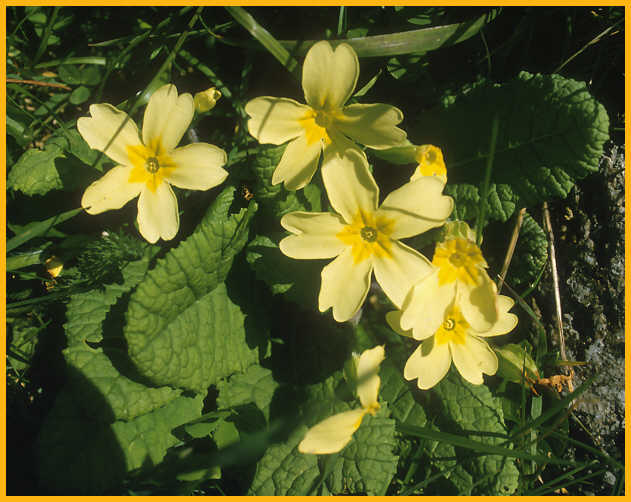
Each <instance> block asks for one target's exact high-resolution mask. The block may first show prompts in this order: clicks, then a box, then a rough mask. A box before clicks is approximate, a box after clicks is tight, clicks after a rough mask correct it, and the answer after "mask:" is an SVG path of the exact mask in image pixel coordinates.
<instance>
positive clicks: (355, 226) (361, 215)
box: [336, 211, 394, 264]
mask: <svg viewBox="0 0 631 502" xmlns="http://www.w3.org/2000/svg"><path fill="white" fill-rule="evenodd" d="M393 230H394V220H390V219H388V218H384V217H383V216H377V215H376V214H374V213H367V212H364V211H359V212H358V213H357V215H356V216H355V217H354V218H353V221H352V222H351V223H350V225H346V226H345V227H344V229H343V230H342V231H341V232H340V233H338V234H337V235H336V237H337V238H338V239H340V240H341V241H342V242H343V243H344V244H346V245H348V246H351V247H352V253H353V262H354V263H355V264H357V263H361V262H362V261H364V260H366V259H368V258H370V257H371V256H373V255H374V256H377V257H378V258H382V257H385V256H390V255H391V253H390V249H391V248H392V241H391V240H390V234H391V233H392V231H393Z"/></svg>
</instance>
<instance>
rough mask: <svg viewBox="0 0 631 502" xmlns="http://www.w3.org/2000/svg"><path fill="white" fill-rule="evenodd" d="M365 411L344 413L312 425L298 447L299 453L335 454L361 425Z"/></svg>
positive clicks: (360, 409)
mask: <svg viewBox="0 0 631 502" xmlns="http://www.w3.org/2000/svg"><path fill="white" fill-rule="evenodd" d="M365 414H366V410H364V409H362V408H359V409H357V410H351V411H345V412H343V413H338V414H337V415H333V416H332V417H329V418H327V419H325V420H323V421H322V422H320V423H318V424H316V425H314V426H313V427H311V429H309V430H308V431H307V434H305V437H304V439H303V440H302V441H301V442H300V444H299V445H298V451H299V452H300V453H313V454H327V453H336V452H338V451H340V450H341V449H342V448H344V447H345V446H346V445H347V444H348V442H349V441H350V440H351V438H352V437H353V434H354V433H355V431H356V430H357V429H358V428H359V426H360V425H361V423H362V419H363V418H364V415H365Z"/></svg>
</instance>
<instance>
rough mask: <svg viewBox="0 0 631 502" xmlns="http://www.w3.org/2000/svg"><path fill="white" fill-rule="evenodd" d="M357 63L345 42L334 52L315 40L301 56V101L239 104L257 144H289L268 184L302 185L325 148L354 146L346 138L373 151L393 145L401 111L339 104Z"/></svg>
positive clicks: (353, 81) (398, 137)
mask: <svg viewBox="0 0 631 502" xmlns="http://www.w3.org/2000/svg"><path fill="white" fill-rule="evenodd" d="M358 76H359V62H358V59H357V54H355V51H354V50H353V49H352V48H351V46H349V45H347V44H340V45H338V46H337V47H336V48H335V50H333V49H332V48H331V45H330V44H329V43H328V42H327V41H322V42H318V43H317V44H315V45H314V46H313V47H311V49H309V52H308V53H307V56H306V57H305V62H304V65H303V68H302V88H303V91H304V95H305V101H306V102H307V104H306V105H303V104H301V103H298V102H297V101H295V100H293V99H289V98H273V97H269V96H264V97H260V98H256V99H253V100H252V101H250V102H249V103H248V104H247V105H246V106H245V111H246V113H247V114H248V115H249V116H250V117H251V118H250V120H249V121H248V129H249V131H250V134H251V135H252V136H254V137H255V138H256V139H257V140H259V142H260V143H272V144H274V145H281V144H283V143H285V142H287V141H289V144H288V145H287V148H286V149H285V152H284V154H283V156H282V158H281V160H280V163H279V164H278V166H277V167H276V170H275V171H274V174H273V176H272V183H273V184H277V183H281V182H284V183H285V188H287V189H288V190H298V189H300V188H302V187H304V186H305V185H306V184H307V183H309V181H311V178H312V177H313V175H314V173H315V171H316V169H317V167H318V160H319V159H320V154H321V153H322V152H324V161H323V165H322V169H323V170H324V169H326V168H327V166H328V159H329V154H330V153H331V152H334V151H337V152H342V153H343V152H344V151H345V150H347V149H349V148H354V149H358V148H357V147H356V145H354V143H353V142H352V141H350V140H349V139H348V138H351V139H352V140H354V141H357V142H358V143H361V144H364V145H366V146H369V147H370V148H374V149H377V150H380V149H384V148H390V147H392V146H395V145H397V144H399V143H401V142H402V141H404V140H405V138H406V133H405V131H403V130H402V129H399V128H398V127H396V125H397V124H398V123H399V122H401V120H403V113H402V112H401V110H399V109H398V108H395V107H394V106H390V105H385V104H354V105H348V106H344V104H345V103H346V101H348V99H349V98H350V97H351V96H352V94H353V91H354V90H355V86H356V85H357V77H358Z"/></svg>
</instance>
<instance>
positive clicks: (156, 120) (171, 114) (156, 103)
mask: <svg viewBox="0 0 631 502" xmlns="http://www.w3.org/2000/svg"><path fill="white" fill-rule="evenodd" d="M194 113H195V105H194V103H193V96H191V95H190V94H188V93H185V94H180V95H179V96H178V94H177V89H176V88H175V86H174V85H172V84H167V85H163V86H162V87H160V88H159V89H157V90H156V91H154V93H153V94H152V95H151V98H149V103H148V104H147V108H145V116H144V120H143V122H142V141H143V143H144V144H145V145H147V146H149V145H151V144H153V143H154V142H156V141H157V140H160V142H161V144H162V147H163V148H164V150H165V151H166V152H167V153H168V152H171V151H172V150H174V149H175V147H176V146H177V145H178V143H179V142H180V140H181V139H182V136H184V133H185V132H186V130H187V129H188V126H189V125H191V121H192V120H193V114H194Z"/></svg>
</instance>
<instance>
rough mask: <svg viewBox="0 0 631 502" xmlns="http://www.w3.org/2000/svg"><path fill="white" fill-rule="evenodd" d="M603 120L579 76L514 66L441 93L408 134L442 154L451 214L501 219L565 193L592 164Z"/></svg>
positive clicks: (604, 134) (603, 137) (602, 137)
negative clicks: (494, 131) (487, 177)
mask: <svg viewBox="0 0 631 502" xmlns="http://www.w3.org/2000/svg"><path fill="white" fill-rule="evenodd" d="M496 114H497V115H498V117H499V135H498V137H497V144H496V151H495V158H494V163H493V169H492V173H491V184H490V190H489V196H488V199H487V200H485V201H480V194H481V180H482V179H483V178H484V170H485V163H486V158H487V156H488V152H487V149H488V143H489V137H490V132H491V122H492V118H493V117H494V116H495V115H496ZM608 131H609V118H608V116H607V112H606V111H605V109H604V107H603V106H602V105H601V104H600V103H599V102H598V101H596V100H595V99H594V98H593V97H592V96H591V95H590V93H589V91H588V90H587V86H586V85H585V83H583V82H577V81H575V80H572V79H566V78H564V77H562V76H560V75H532V74H530V73H527V72H521V73H520V74H519V75H518V76H517V77H516V78H515V79H513V80H511V81H509V82H507V83H504V84H491V83H487V82H481V83H478V84H475V85H473V86H469V88H467V89H463V90H462V91H460V92H459V93H458V94H457V95H455V96H447V97H445V98H444V99H443V101H442V105H441V106H440V107H439V108H438V109H435V110H433V111H431V112H428V113H426V114H424V115H423V119H422V120H420V121H419V122H418V127H417V128H416V129H415V130H414V134H413V135H412V137H418V138H423V141H424V142H426V143H431V144H434V145H438V146H440V148H441V149H442V150H443V152H444V153H445V160H446V163H447V176H448V180H449V181H448V185H447V189H446V192H447V193H449V194H450V195H452V196H453V197H454V198H455V200H456V210H455V211H454V216H455V217H457V218H460V219H468V220H471V219H474V218H475V217H476V216H477V214H478V210H479V208H480V205H481V204H482V203H484V204H487V208H486V215H487V218H488V219H495V220H501V221H506V219H507V218H509V217H510V216H511V214H512V213H513V211H514V210H515V209H516V208H518V207H527V206H532V205H536V204H540V203H541V202H543V201H545V200H549V199H551V198H555V197H561V198H563V197H566V196H567V194H568V192H569V190H570V189H571V188H572V186H573V185H574V183H575V181H576V180H578V179H581V178H583V177H585V176H586V175H587V174H589V173H592V172H594V171H596V170H597V169H598V162H599V159H600V157H601V155H602V151H603V144H604V143H605V141H607V139H608V138H609V133H608Z"/></svg>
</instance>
